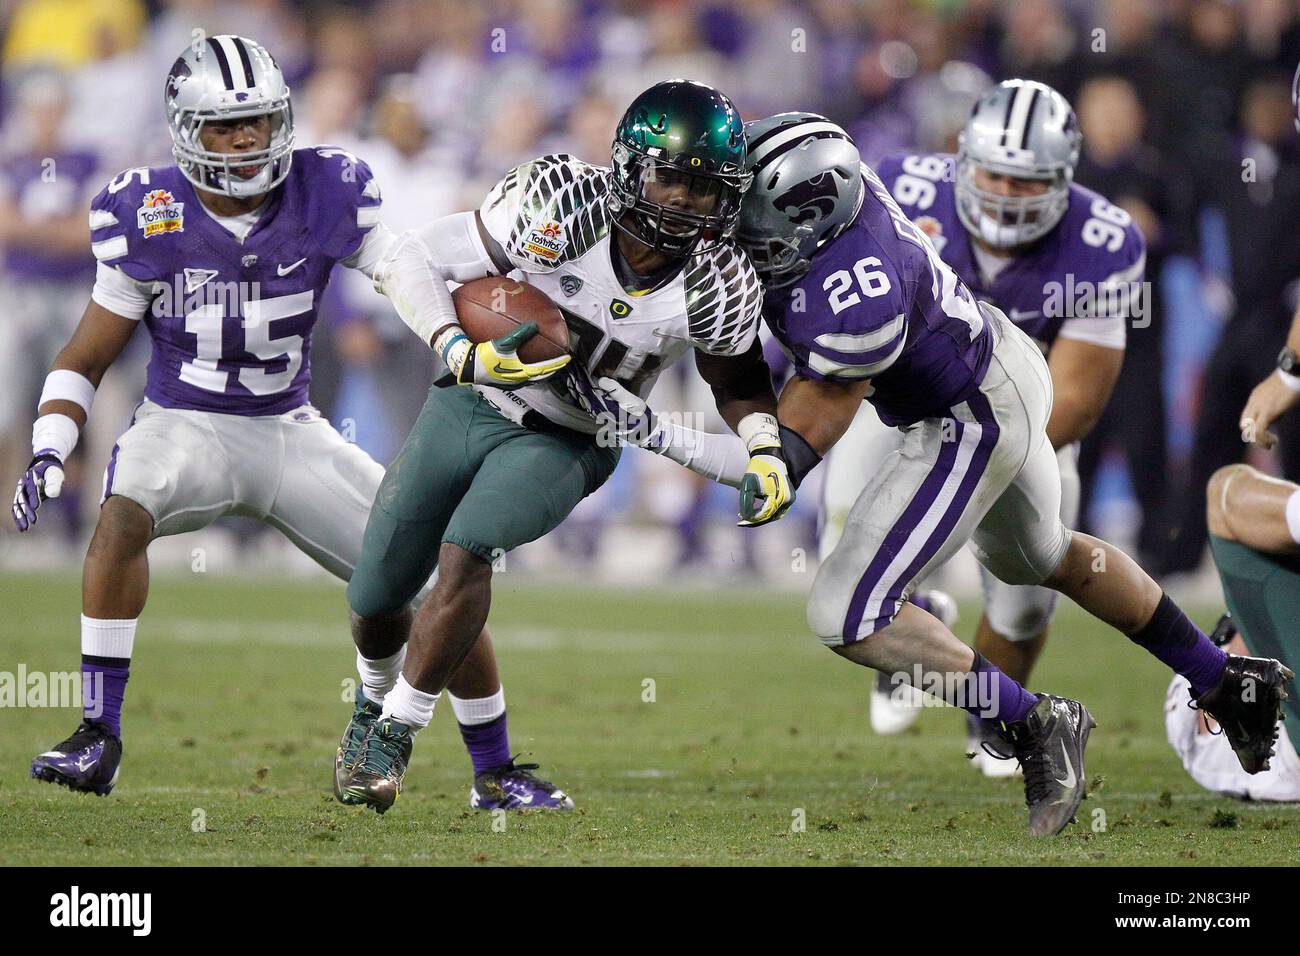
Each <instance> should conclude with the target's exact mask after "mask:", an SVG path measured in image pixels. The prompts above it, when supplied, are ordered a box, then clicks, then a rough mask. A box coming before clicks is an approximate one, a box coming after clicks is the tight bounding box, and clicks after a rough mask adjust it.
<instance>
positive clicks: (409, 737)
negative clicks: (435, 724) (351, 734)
mask: <svg viewBox="0 0 1300 956" xmlns="http://www.w3.org/2000/svg"><path fill="white" fill-rule="evenodd" d="M414 740H415V729H414V728H413V727H410V726H408V725H407V724H403V723H401V722H400V721H396V720H393V719H392V718H391V717H390V718H385V719H382V720H376V721H375V722H374V723H373V724H371V726H370V729H369V730H368V731H366V735H365V737H364V738H362V741H361V748H360V754H359V755H358V757H357V762H356V765H355V766H354V767H353V768H352V772H351V773H350V774H348V779H347V781H346V782H345V783H344V784H343V793H342V795H341V796H340V797H339V799H340V800H342V801H343V802H344V803H364V804H366V805H367V806H369V807H373V808H374V810H375V812H376V813H384V812H386V811H387V810H388V809H389V808H390V807H391V806H392V805H393V804H394V803H396V802H397V798H398V796H399V795H400V794H401V792H402V777H403V776H404V775H405V774H406V767H407V765H408V764H409V763H410V760H411V744H412V743H413V742H414Z"/></svg>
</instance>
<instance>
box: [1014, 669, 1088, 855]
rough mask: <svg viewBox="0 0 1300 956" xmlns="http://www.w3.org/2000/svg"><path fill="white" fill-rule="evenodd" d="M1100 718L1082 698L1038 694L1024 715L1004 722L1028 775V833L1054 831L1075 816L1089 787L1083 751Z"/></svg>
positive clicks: (1053, 834)
mask: <svg viewBox="0 0 1300 956" xmlns="http://www.w3.org/2000/svg"><path fill="white" fill-rule="evenodd" d="M1096 726H1097V722H1096V721H1095V720H1093V719H1092V714H1090V713H1088V708H1087V707H1084V706H1083V704H1081V703H1079V702H1078V701H1077V700H1070V699H1069V698H1066V697H1055V696H1053V695H1051V694H1039V695H1038V703H1037V704H1035V705H1034V709H1033V710H1031V711H1030V712H1029V715H1028V716H1027V717H1026V718H1025V719H1024V720H1019V721H1016V722H1015V723H1013V724H1005V725H1004V728H1005V730H1004V733H1005V741H1006V743H1008V744H1010V747H1011V752H1012V754H1013V756H1014V757H1015V758H1016V760H1018V761H1019V762H1020V766H1021V769H1022V770H1023V771H1024V774H1025V804H1026V805H1027V806H1028V807H1029V835H1030V836H1055V835H1056V834H1058V833H1060V832H1061V831H1062V830H1064V829H1065V827H1066V825H1067V824H1069V823H1070V822H1071V821H1073V820H1074V815H1075V813H1076V812H1077V811H1078V809H1079V804H1080V803H1082V802H1083V798H1084V797H1085V796H1086V795H1087V792H1088V781H1087V778H1086V776H1085V775H1084V769H1083V751H1084V749H1085V748H1086V747H1087V746H1088V733H1089V731H1091V730H1092V728H1093V727H1096Z"/></svg>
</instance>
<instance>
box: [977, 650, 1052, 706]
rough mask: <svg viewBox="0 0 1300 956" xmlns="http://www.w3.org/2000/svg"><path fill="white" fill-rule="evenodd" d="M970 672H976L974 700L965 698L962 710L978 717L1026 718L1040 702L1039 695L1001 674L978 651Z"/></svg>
mask: <svg viewBox="0 0 1300 956" xmlns="http://www.w3.org/2000/svg"><path fill="white" fill-rule="evenodd" d="M971 673H972V674H974V675H975V693H974V695H973V697H974V699H973V700H971V699H968V700H966V701H965V703H964V706H963V709H964V710H966V711H967V712H968V713H971V714H974V715H975V716H976V717H979V718H981V719H983V720H992V721H1005V722H1006V723H1008V724H1013V723H1015V722H1016V721H1018V720H1024V719H1025V717H1026V716H1028V714H1029V712H1030V711H1031V710H1033V709H1034V705H1035V704H1036V703H1038V697H1037V695H1035V694H1031V693H1030V692H1029V691H1027V690H1025V689H1024V688H1023V687H1022V686H1020V684H1019V682H1017V681H1014V680H1012V679H1011V678H1010V677H1008V676H1007V675H1006V674H1004V673H1002V671H1001V670H999V669H998V668H997V666H996V665H994V664H993V663H992V662H991V661H989V659H988V658H987V657H985V656H984V655H983V654H981V653H980V652H979V651H976V652H975V663H973V664H972V665H971ZM970 696H972V695H968V697H970Z"/></svg>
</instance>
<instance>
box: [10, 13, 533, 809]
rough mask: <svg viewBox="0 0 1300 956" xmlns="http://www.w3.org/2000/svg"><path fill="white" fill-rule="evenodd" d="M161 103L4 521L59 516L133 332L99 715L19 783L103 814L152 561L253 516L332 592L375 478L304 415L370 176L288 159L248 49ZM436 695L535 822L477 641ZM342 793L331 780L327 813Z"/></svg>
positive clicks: (324, 154)
mask: <svg viewBox="0 0 1300 956" xmlns="http://www.w3.org/2000/svg"><path fill="white" fill-rule="evenodd" d="M165 99H166V108H167V121H168V126H169V129H170V132H171V137H172V145H173V154H174V156H175V158H176V164H175V165H174V166H169V167H159V168H144V167H141V168H137V169H129V170H127V171H126V172H124V173H122V174H121V175H120V176H118V177H117V178H116V179H114V180H113V181H112V182H111V183H109V185H108V187H107V188H106V189H104V190H103V192H101V193H100V194H99V195H98V196H96V197H95V199H94V200H93V202H92V204H91V211H90V229H91V240H92V244H91V248H92V250H93V252H94V254H95V258H96V259H97V260H98V273H97V276H96V280H95V286H94V290H93V291H92V293H91V301H90V304H89V305H88V306H87V307H86V311H85V314H84V316H83V317H82V319H81V323H80V325H79V326H78V328H77V330H76V332H75V333H74V335H73V337H72V339H71V341H70V342H69V343H68V344H67V346H66V347H65V348H64V349H63V350H62V351H61V352H60V353H59V355H58V357H57V358H56V359H55V361H54V367H53V370H52V371H51V372H50V374H49V376H48V378H47V379H46V382H45V388H44V391H43V393H42V395H41V400H40V407H39V415H40V417H39V418H38V419H37V420H36V424H35V425H34V426H33V429H32V450H33V452H34V455H35V457H34V458H33V459H32V461H31V464H30V465H29V467H28V468H27V471H26V473H25V474H24V475H23V477H22V479H21V480H20V481H19V484H18V490H17V492H16V494H15V497H14V504H13V517H14V521H15V522H16V523H17V526H18V530H19V531H25V530H27V529H28V528H30V527H31V526H32V525H33V524H34V523H35V522H36V520H37V516H38V514H39V512H38V509H39V508H40V505H41V502H42V501H44V500H45V499H47V498H51V497H56V496H57V495H58V494H59V492H60V490H61V487H62V484H63V474H64V462H65V461H67V458H68V455H69V454H70V453H71V452H72V450H73V448H74V446H75V445H76V443H77V438H78V434H79V431H80V428H81V427H82V426H83V425H84V424H85V422H86V418H87V416H88V415H89V414H90V410H91V405H92V403H93V400H94V397H95V387H96V385H98V383H99V381H100V378H101V377H102V376H103V374H104V372H105V370H106V369H107V368H108V367H109V366H110V365H111V364H112V363H113V361H114V360H115V359H116V358H117V356H118V354H119V353H120V352H121V350H122V348H123V347H124V346H125V345H126V343H127V340H128V339H129V338H130V337H131V335H132V333H133V332H134V331H135V329H136V327H137V326H138V325H140V324H141V323H142V322H143V324H144V326H145V328H146V330H147V331H148V334H149V336H150V338H151V339H152V343H153V355H152V358H151V360H150V362H149V369H148V381H147V385H146V389H145V394H144V400H143V402H142V403H141V404H140V406H139V407H138V408H137V409H136V412H135V415H134V418H133V421H132V423H131V427H130V428H129V429H128V430H127V431H126V433H125V434H123V435H122V437H121V438H120V439H119V441H118V443H117V444H116V446H115V447H114V449H113V452H112V456H111V458H110V459H109V463H108V469H107V471H106V473H105V475H104V488H103V504H102V507H101V509H100V514H99V520H98V524H97V526H96V528H95V533H94V536H93V538H92V539H91V542H90V548H89V550H88V552H87V554H86V561H85V567H84V571H83V583H82V588H83V597H82V616H81V649H82V673H83V675H84V677H85V679H86V681H87V686H89V687H95V686H102V694H101V695H100V696H101V698H102V699H99V700H95V701H87V708H86V711H85V719H84V720H83V721H82V722H81V725H80V726H79V727H78V728H77V730H76V731H75V732H74V733H73V734H72V735H71V736H70V737H68V739H66V740H64V741H62V742H61V743H58V744H56V745H55V746H54V747H52V748H51V749H50V750H47V751H45V752H44V753H42V754H40V755H39V756H37V757H36V759H35V760H34V761H33V763H32V768H31V775H32V776H33V777H35V778H36V779H38V780H45V781H49V782H53V783H59V784H63V785H65V786H67V787H70V788H71V789H73V790H79V791H90V792H94V793H98V794H101V795H103V794H107V793H108V792H109V791H110V790H112V789H113V785H114V784H115V783H116V781H117V776H118V766H119V763H120V761H121V756H122V743H121V736H122V729H121V709H122V701H123V696H124V694H125V691H126V683H127V678H128V674H129V668H130V660H131V655H132V651H133V646H134V642H135V633H136V624H137V621H138V619H139V617H140V614H141V612H142V611H143V609H144V605H145V597H146V594H147V592H148V586H149V565H148V558H147V555H146V551H147V548H148V545H149V542H150V541H151V540H153V539H154V538H158V537H163V536H165V535H172V534H180V533H182V532H185V531H194V530H196V529H199V528H202V527H205V526H206V525H208V524H210V523H211V522H212V521H214V520H215V519H216V518H218V517H220V516H222V515H227V514H240V515H248V516H252V517H256V518H259V519H261V520H263V521H265V522H267V523H268V524H270V525H272V526H273V527H275V528H278V529H279V530H280V531H281V532H283V533H284V534H285V535H286V536H287V537H288V538H289V539H290V540H291V541H293V543H294V544H295V545H297V546H298V547H299V548H300V549H301V550H302V551H303V552H305V553H306V554H307V555H309V556H310V557H311V558H313V559H314V560H315V561H316V562H317V563H319V564H320V565H321V566H322V567H324V568H325V569H326V570H328V571H330V572H332V573H333V574H335V575H337V576H339V577H341V578H344V579H346V578H348V577H349V576H350V575H351V573H352V570H353V568H354V567H355V565H356V562H357V558H358V556H359V554H360V551H361V539H362V533H363V531H364V529H365V522H366V516H367V515H368V513H369V510H370V504H371V502H372V501H373V500H374V496H375V492H376V490H377V489H378V487H379V482H380V479H381V478H382V477H383V468H382V467H381V466H380V465H379V464H377V463H376V462H374V461H372V460H371V459H370V458H369V457H368V456H367V455H366V454H365V453H364V452H362V451H361V450H360V449H359V448H357V447H356V446H355V445H353V444H350V443H348V442H347V441H345V440H344V439H343V437H342V436H341V435H339V433H338V432H336V431H335V430H334V428H333V427H331V425H330V424H329V422H327V421H326V420H325V419H324V418H322V417H321V416H320V414H319V413H318V412H317V411H316V409H315V408H313V407H312V406H311V405H310V404H309V401H308V382H309V379H310V365H309V361H308V351H309V347H310V342H311V331H312V326H313V325H314V324H315V321H316V315H317V313H316V309H317V306H318V304H319V302H320V297H321V293H322V291H323V290H324V288H325V285H326V282H327V281H328V277H329V274H330V270H331V269H332V268H333V266H334V264H335V263H340V262H341V263H343V264H344V265H346V266H350V267H352V268H355V269H358V270H360V271H362V272H364V273H366V274H368V275H370V274H373V271H374V268H375V265H376V263H377V262H378V261H379V258H380V256H381V255H382V253H383V252H384V250H385V248H386V246H387V244H388V243H389V242H391V240H392V238H393V237H392V235H391V234H390V233H387V232H386V231H385V230H384V228H383V226H382V225H381V224H380V222H379V217H380V209H381V204H380V194H379V186H378V184H377V183H376V182H375V181H374V180H373V179H372V178H371V174H370V170H369V169H368V168H367V166H366V165H365V163H363V162H361V161H360V160H358V159H357V158H356V157H355V156H352V155H351V154H349V153H347V152H346V151H344V150H341V149H336V148H332V147H317V148H315V149H295V148H294V128H293V108H292V106H291V103H290V96H289V88H288V87H287V86H286V85H285V82H284V77H283V75H282V74H281V72H280V69H279V67H278V66H277V65H276V63H275V61H274V59H272V57H271V55H270V54H269V53H268V52H267V51H266V50H265V49H264V48H263V47H261V46H260V45H258V44H257V43H255V42H253V41H252V40H248V39H245V38H242V37H238V36H217V37H212V38H210V39H206V40H203V41H200V42H196V43H195V44H193V45H192V46H191V47H190V48H189V49H188V50H186V52H184V53H183V54H182V55H181V56H180V57H179V58H178V59H177V60H176V63H175V65H174V66H173V67H172V69H171V72H170V74H169V75H168V77H167V80H166V87H165ZM393 611H394V613H393V615H392V617H391V619H389V620H386V621H384V622H381V623H380V624H376V625H374V626H372V627H371V628H370V629H369V630H365V629H362V630H359V631H358V635H357V637H358V639H357V648H358V652H357V666H358V669H359V672H360V677H361V680H360V682H359V685H360V686H359V687H358V689H357V692H356V711H357V712H358V714H359V715H360V717H359V718H358V719H357V720H356V721H354V722H353V724H352V725H350V726H349V731H348V732H349V734H352V735H356V734H358V733H359V727H358V724H364V722H365V721H366V720H367V719H370V715H372V713H373V714H377V713H378V711H379V705H380V704H381V703H382V702H383V699H384V694H385V693H386V692H387V690H388V689H389V688H390V687H391V686H392V683H393V681H394V680H395V679H396V676H397V673H398V672H399V671H400V669H401V666H402V658H403V644H404V642H405V639H406V633H405V629H406V627H407V626H408V624H409V619H410V612H409V610H408V611H401V610H400V609H397V608H394V609H393ZM100 681H102V684H98V683H97V682H100ZM453 692H454V694H455V695H456V696H453V698H452V706H453V708H454V709H455V710H456V713H457V717H458V719H459V721H460V723H461V725H462V726H461V730H462V733H463V735H464V738H465V741H466V744H467V747H468V748H469V750H470V754H471V756H472V759H473V763H474V769H475V773H476V784H475V786H476V787H478V788H479V789H482V787H483V785H484V782H487V783H489V784H490V785H492V786H495V787H497V789H498V790H499V789H500V787H499V784H500V782H501V781H503V780H504V781H506V783H507V784H508V785H509V786H510V787H511V788H513V789H517V790H518V791H519V792H524V791H526V790H527V791H536V792H537V793H538V795H539V798H538V800H536V801H534V802H533V805H535V806H537V805H547V803H546V801H549V800H551V799H552V795H553V794H554V793H555V792H556V791H555V788H554V787H553V786H551V785H549V784H546V783H545V782H544V781H536V780H535V778H532V777H531V775H530V774H529V773H528V772H527V770H519V769H518V768H515V767H514V766H513V765H512V764H511V761H510V748H509V742H508V739H507V737H506V734H505V720H506V718H505V705H504V699H503V697H502V692H501V687H500V684H499V682H498V681H497V677H496V665H495V660H494V659H493V655H492V647H491V642H490V640H489V639H488V637H487V636H486V635H484V636H483V638H482V639H481V640H480V641H479V642H478V643H476V644H475V645H474V649H473V651H472V652H471V653H470V654H469V656H468V657H467V659H466V662H465V665H464V666H462V668H461V669H460V671H459V672H458V673H457V676H456V678H455V680H454V681H453ZM338 777H339V768H337V767H336V773H335V788H336V792H337V784H338ZM543 796H544V797H545V798H546V800H543V799H541V798H542V797H543ZM555 799H556V800H558V798H555Z"/></svg>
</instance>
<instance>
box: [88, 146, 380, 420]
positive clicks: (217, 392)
mask: <svg viewBox="0 0 1300 956" xmlns="http://www.w3.org/2000/svg"><path fill="white" fill-rule="evenodd" d="M379 209H380V197H379V187H378V184H377V183H376V182H375V181H374V179H373V177H372V176H371V172H370V168H369V167H368V166H366V164H365V163H363V162H361V161H360V160H359V159H357V158H356V157H355V156H353V155H352V154H351V153H349V152H347V151H346V150H343V149H338V148H336V147H332V146H318V147H315V148H313V149H299V150H295V151H294V154H293V165H292V167H291V169H290V171H289V175H288V177H287V178H286V179H285V181H284V182H283V183H281V184H280V185H279V186H278V187H276V189H275V191H274V192H273V193H272V195H271V196H270V198H268V199H267V200H266V202H265V203H264V210H263V212H262V214H261V216H260V218H259V219H258V220H257V224H256V225H255V226H254V227H253V230H252V231H251V232H250V233H249V234H248V236H247V237H246V238H245V239H244V240H243V241H242V242H241V241H240V240H239V239H237V238H236V237H235V236H233V235H231V234H230V233H229V232H227V231H226V230H225V229H224V228H223V227H222V226H221V225H220V224H219V223H218V222H217V221H216V220H215V219H213V218H212V217H211V216H210V215H209V214H208V213H207V212H206V211H205V210H204V209H203V208H201V206H200V202H199V197H198V195H197V193H196V192H195V189H194V187H193V186H191V185H190V183H189V181H188V180H186V179H185V177H184V176H183V175H182V174H181V172H180V170H179V169H177V168H176V167H175V166H167V167H155V168H145V167H140V168H137V169H129V170H127V171H126V172H124V173H122V174H121V175H120V176H118V177H117V179H115V180H114V181H113V182H112V183H110V184H109V185H108V187H107V188H106V189H105V190H104V191H103V192H101V193H100V194H99V195H98V196H96V197H95V199H94V201H93V202H92V203H91V212H90V222H91V248H92V250H93V251H94V253H95V257H96V258H97V259H98V260H99V261H100V262H102V263H104V264H105V265H108V266H115V267H117V268H119V269H121V270H122V271H123V272H125V273H126V274H127V275H128V276H130V277H131V278H132V279H135V280H137V281H141V282H153V283H154V291H155V298H154V301H153V307H152V308H151V309H150V310H149V312H148V314H147V315H146V316H145V319H144V322H145V324H146V325H147V326H148V329H149V335H150V337H151V338H152V340H153V356H152V358H151V359H150V361H149V369H148V380H147V384H146V386H145V397H146V398H148V399H150V400H151V401H154V402H157V403H158V404H159V405H162V406H164V407H167V408H188V409H195V410H198V411H205V412H220V413H224V414H232V415H278V414H281V413H283V412H286V411H289V410H291V409H293V408H297V407H298V406H299V405H303V404H305V403H306V402H307V392H308V384H309V383H310V381H311V370H310V364H309V354H310V348H311V332H312V327H313V325H314V324H315V322H316V315H317V308H318V306H319V305H320V299H321V293H322V292H323V291H324V289H325V286H326V283H327V282H328V281H329V275H330V270H331V269H332V268H333V267H334V264H335V263H336V262H338V261H339V260H341V259H346V258H348V257H349V256H351V255H352V254H353V253H355V252H356V251H357V249H358V248H359V247H360V245H361V241H362V238H363V237H364V235H365V233H366V232H368V231H369V230H370V229H371V228H372V227H373V226H374V225H375V224H376V223H377V222H378V221H379Z"/></svg>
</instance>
